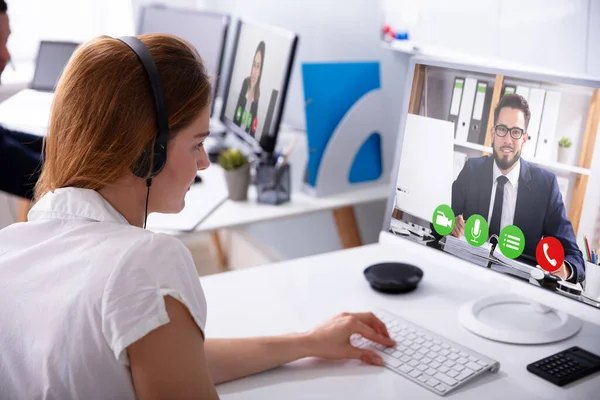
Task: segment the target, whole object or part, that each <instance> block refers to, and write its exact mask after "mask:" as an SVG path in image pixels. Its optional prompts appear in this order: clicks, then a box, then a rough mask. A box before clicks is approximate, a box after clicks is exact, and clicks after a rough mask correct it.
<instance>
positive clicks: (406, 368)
mask: <svg viewBox="0 0 600 400" xmlns="http://www.w3.org/2000/svg"><path fill="white" fill-rule="evenodd" d="M412 370H413V369H412V367H409V366H408V365H406V364H404V365H401V366H400V368H398V371H400V372H404V373H405V374H408V373H409V372H410V371H412Z"/></svg>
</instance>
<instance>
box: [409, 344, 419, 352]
mask: <svg viewBox="0 0 600 400" xmlns="http://www.w3.org/2000/svg"><path fill="white" fill-rule="evenodd" d="M410 348H411V349H413V350H415V351H416V350H419V349H420V348H421V346H419V345H418V344H416V343H413V344H412V345H411V346H410Z"/></svg>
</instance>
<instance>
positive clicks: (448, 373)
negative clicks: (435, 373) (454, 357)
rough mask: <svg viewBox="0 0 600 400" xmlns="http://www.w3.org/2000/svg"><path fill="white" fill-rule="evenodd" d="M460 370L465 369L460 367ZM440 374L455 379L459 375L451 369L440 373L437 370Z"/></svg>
mask: <svg viewBox="0 0 600 400" xmlns="http://www.w3.org/2000/svg"><path fill="white" fill-rule="evenodd" d="M462 369H465V368H464V367H462ZM439 371H440V372H443V373H445V374H446V375H448V376H449V377H450V378H455V377H457V376H458V375H459V373H458V372H456V371H455V370H453V369H451V370H449V371H442V370H441V369H440V370H439Z"/></svg>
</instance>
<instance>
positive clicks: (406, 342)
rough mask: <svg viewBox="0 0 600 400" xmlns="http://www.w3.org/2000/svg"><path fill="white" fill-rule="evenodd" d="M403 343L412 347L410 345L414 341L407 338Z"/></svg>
mask: <svg viewBox="0 0 600 400" xmlns="http://www.w3.org/2000/svg"><path fill="white" fill-rule="evenodd" d="M402 344H403V345H405V346H406V347H410V345H411V344H413V341H412V340H409V339H406V340H404V341H403V342H402Z"/></svg>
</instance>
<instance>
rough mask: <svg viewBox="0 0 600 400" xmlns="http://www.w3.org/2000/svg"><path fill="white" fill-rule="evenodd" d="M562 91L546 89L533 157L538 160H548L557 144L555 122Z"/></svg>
mask: <svg viewBox="0 0 600 400" xmlns="http://www.w3.org/2000/svg"><path fill="white" fill-rule="evenodd" d="M561 98H562V93H561V92H558V91H551V90H548V91H547V92H546V99H545V100H544V111H543V112H542V120H541V122H540V131H539V135H538V141H537V146H536V149H535V158H536V159H537V160H540V161H550V160H551V157H552V155H553V154H555V152H554V149H555V148H556V147H557V146H558V142H557V141H556V123H557V121H558V115H559V111H560V103H561Z"/></svg>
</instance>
